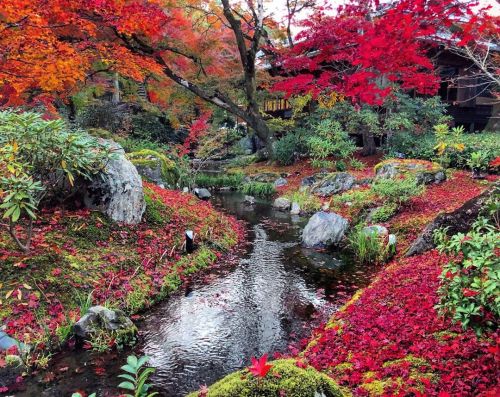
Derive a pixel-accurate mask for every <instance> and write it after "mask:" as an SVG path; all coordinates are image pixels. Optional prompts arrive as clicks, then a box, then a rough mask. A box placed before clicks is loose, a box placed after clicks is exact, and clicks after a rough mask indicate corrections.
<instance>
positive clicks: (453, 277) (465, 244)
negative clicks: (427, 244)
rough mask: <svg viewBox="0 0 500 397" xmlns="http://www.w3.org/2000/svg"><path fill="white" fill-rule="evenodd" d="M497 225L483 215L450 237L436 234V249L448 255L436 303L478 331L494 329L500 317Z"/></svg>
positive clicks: (441, 308)
mask: <svg viewBox="0 0 500 397" xmlns="http://www.w3.org/2000/svg"><path fill="white" fill-rule="evenodd" d="M497 207H498V198H497ZM497 211H498V208H497ZM498 226H499V225H498V224H496V225H495V224H493V223H492V222H491V221H490V222H489V221H487V220H485V219H484V218H483V219H479V220H478V221H477V222H476V223H475V224H474V225H473V228H472V230H471V231H470V232H469V233H466V234H463V233H458V234H456V235H454V236H452V237H451V238H448V237H447V236H446V231H443V230H441V231H437V232H436V234H435V237H436V239H437V241H438V242H439V244H438V249H439V250H440V251H441V252H443V253H445V254H448V255H450V257H451V259H450V261H449V262H448V263H447V264H446V265H445V266H444V267H443V272H442V274H441V276H440V279H441V286H440V288H439V295H440V302H439V304H438V306H437V307H438V309H439V311H440V313H441V314H443V315H446V316H450V317H451V318H452V319H453V321H456V322H460V323H461V324H462V326H463V327H464V328H469V327H471V328H473V329H474V330H475V331H476V333H478V334H481V333H482V332H483V331H484V330H487V329H494V328H495V327H496V326H497V325H498V321H499V319H500V269H499V262H498V251H499V250H500V231H499V228H498Z"/></svg>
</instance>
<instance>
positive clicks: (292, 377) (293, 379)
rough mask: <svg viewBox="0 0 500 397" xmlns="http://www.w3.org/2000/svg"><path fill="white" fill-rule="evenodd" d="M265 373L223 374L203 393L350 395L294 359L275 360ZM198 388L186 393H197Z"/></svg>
mask: <svg viewBox="0 0 500 397" xmlns="http://www.w3.org/2000/svg"><path fill="white" fill-rule="evenodd" d="M270 364H271V365H272V368H271V370H270V371H269V372H268V374H267V375H266V376H265V377H264V378H262V379H257V378H255V377H254V376H253V375H251V374H250V373H249V372H248V370H247V369H244V370H241V371H238V372H234V373H232V374H229V375H227V376H226V377H225V378H223V379H221V380H220V381H218V382H217V383H214V384H213V385H212V386H210V388H209V389H208V393H207V394H206V396H207V397H279V396H281V395H285V396H287V397H341V396H350V394H349V393H348V392H347V391H345V390H342V389H341V388H340V387H339V386H338V385H337V384H336V383H335V382H334V381H333V380H332V379H331V378H329V377H328V376H327V375H325V374H323V373H321V372H319V371H317V370H316V369H314V368H313V367H307V368H300V367H298V366H297V365H296V360H294V359H286V360H276V361H272V362H271V363H270ZM199 396H200V393H199V392H194V393H191V394H189V396H188V397H199Z"/></svg>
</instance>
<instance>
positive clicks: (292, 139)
mask: <svg viewBox="0 0 500 397" xmlns="http://www.w3.org/2000/svg"><path fill="white" fill-rule="evenodd" d="M299 152H300V139H299V137H298V135H297V134H295V133H293V132H291V133H289V134H287V135H285V136H284V137H283V138H281V139H280V140H278V141H277V142H276V144H275V147H274V159H275V160H276V161H277V162H278V163H279V164H280V165H290V164H293V163H294V162H295V159H296V157H297V154H298V153H299Z"/></svg>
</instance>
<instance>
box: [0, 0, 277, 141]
mask: <svg viewBox="0 0 500 397" xmlns="http://www.w3.org/2000/svg"><path fill="white" fill-rule="evenodd" d="M267 26H271V27H274V25H273V22H272V20H271V19H270V18H269V17H266V16H265V14H264V8H263V0H257V1H256V2H246V3H243V4H238V3H236V4H232V3H231V4H230V2H229V1H228V0H222V1H221V2H217V1H201V0H183V1H173V0H80V1H70V0H3V1H2V3H1V5H0V33H1V34H0V105H3V106H16V105H21V104H26V103H30V104H32V103H35V104H36V103H39V102H42V103H44V104H45V105H50V103H51V101H52V99H54V98H67V97H68V96H69V95H70V94H72V93H74V92H75V90H78V88H79V87H81V85H82V84H84V83H85V81H86V79H87V78H88V77H89V76H91V75H93V74H95V73H98V72H100V71H106V72H116V73H119V74H120V75H122V76H124V77H128V78H131V79H134V80H137V81H144V79H145V78H146V77H152V78H151V79H149V81H151V87H152V90H151V91H152V92H153V94H152V99H153V101H156V102H158V103H161V102H162V97H163V100H164V99H165V97H164V94H165V90H166V91H168V90H169V89H170V90H172V86H171V85H169V84H168V83H166V80H169V81H171V82H175V83H177V85H178V86H180V87H183V89H185V90H188V91H190V92H191V93H192V94H194V95H195V96H196V97H198V98H201V99H202V100H203V101H205V102H208V103H210V104H212V105H215V106H218V107H220V108H222V109H224V110H226V111H228V112H229V113H232V114H234V115H236V116H238V117H239V118H241V119H243V120H244V121H246V122H247V123H248V124H249V126H250V127H251V128H253V129H254V130H255V131H256V132H257V134H258V135H259V136H260V137H261V138H262V139H263V140H264V141H269V140H270V137H271V136H272V134H271V133H270V131H269V129H268V127H267V125H266V123H265V122H264V120H263V118H262V116H261V114H260V110H259V104H258V101H257V86H258V83H257V68H256V63H257V53H258V52H259V51H260V50H261V49H262V48H263V47H264V45H265V44H266V43H267V44H269V37H268V30H266V27H267Z"/></svg>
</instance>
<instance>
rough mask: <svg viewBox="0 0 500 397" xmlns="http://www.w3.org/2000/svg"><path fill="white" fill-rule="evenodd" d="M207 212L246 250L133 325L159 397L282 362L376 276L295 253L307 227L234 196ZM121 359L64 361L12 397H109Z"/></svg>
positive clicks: (334, 259)
mask: <svg viewBox="0 0 500 397" xmlns="http://www.w3.org/2000/svg"><path fill="white" fill-rule="evenodd" d="M213 202H214V204H215V205H216V206H218V207H220V208H222V209H224V210H225V211H227V212H229V213H232V214H234V215H236V216H237V217H238V218H239V219H242V220H244V221H246V222H247V223H248V228H249V231H250V235H251V236H252V238H251V243H250V246H249V248H248V250H247V253H246V254H245V255H243V256H242V257H241V259H240V260H239V261H238V264H237V265H236V266H233V267H232V268H230V269H226V271H224V272H220V273H219V274H216V275H214V276H211V277H210V278H211V279H210V281H209V282H208V283H206V282H204V283H201V282H198V283H196V282H195V283H194V284H191V285H188V286H186V287H184V289H183V290H182V291H179V292H177V293H176V294H174V295H172V296H171V297H170V298H169V299H168V300H167V301H165V302H163V303H161V304H159V305H158V306H157V307H155V308H153V309H152V310H151V311H149V312H148V313H147V314H146V315H145V316H144V319H143V320H142V321H141V323H140V324H139V328H140V330H141V332H140V336H141V337H140V343H139V344H138V346H136V348H135V349H134V351H135V352H137V353H138V354H147V355H148V356H150V357H151V360H150V365H152V366H153V367H155V368H156V374H155V375H154V377H153V378H152V383H153V384H154V386H155V388H156V390H159V391H160V395H162V396H171V397H177V396H184V395H185V394H186V393H188V392H190V391H193V390H197V389H198V388H199V387H200V385H203V384H211V383H213V382H214V381H216V380H218V379H220V378H221V377H223V376H224V375H226V374H228V373H230V372H232V371H234V370H237V369H240V368H242V367H244V366H247V365H248V364H249V362H250V358H251V357H252V356H260V355H262V354H264V353H274V352H287V351H288V347H289V345H290V344H291V343H294V342H296V341H298V340H300V339H301V338H304V337H307V336H308V335H309V333H310V331H311V328H310V327H311V323H312V322H313V321H314V320H315V319H316V318H317V317H318V316H320V314H321V313H322V314H323V315H326V314H328V313H331V312H332V311H333V310H335V308H336V307H338V305H337V304H338V302H339V301H341V300H343V299H344V298H346V297H348V296H350V295H351V294H352V293H353V292H354V291H355V290H356V289H358V288H359V287H362V286H365V285H366V284H367V283H368V282H369V280H370V277H371V275H372V274H373V273H374V272H375V271H376V269H375V268H372V269H371V270H370V271H366V268H364V267H362V266H359V265H357V264H355V263H353V262H352V261H349V260H348V258H346V257H343V255H342V253H321V252H316V251H313V250H306V249H303V248H301V247H300V244H299V241H300V233H301V230H302V228H303V226H304V224H305V222H306V220H307V219H305V218H301V217H298V216H291V215H290V214H288V213H283V212H278V211H275V210H273V208H272V207H271V206H270V205H269V203H267V202H265V201H261V200H257V202H256V204H255V205H253V206H250V205H247V204H245V203H244V202H243V196H242V195H241V194H238V193H233V192H225V193H220V194H217V195H215V197H213ZM127 354H130V352H122V353H110V354H106V355H101V356H96V355H93V354H91V353H89V352H66V353H62V354H60V355H58V356H57V357H56V358H55V360H54V362H53V367H51V370H50V371H49V372H44V373H41V374H39V375H38V377H37V379H38V380H39V381H40V380H41V379H43V378H44V377H45V378H46V379H45V380H47V374H48V373H49V374H50V373H54V374H55V377H56V379H55V381H54V382H52V383H49V384H45V385H43V384H42V383H37V382H36V381H31V382H30V383H28V385H27V389H26V390H25V391H24V392H22V393H20V394H18V395H22V396H68V395H71V392H73V391H75V390H85V391H86V392H90V391H95V390H97V391H99V392H100V394H101V395H109V393H111V391H112V390H113V388H114V387H116V385H117V383H118V381H117V378H116V375H117V374H118V373H119V372H120V369H119V367H120V366H121V365H122V363H123V360H124V359H125V357H126V355H127ZM61 371H62V372H61Z"/></svg>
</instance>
